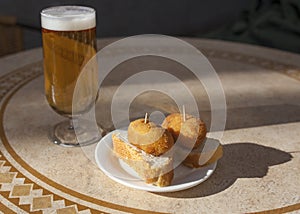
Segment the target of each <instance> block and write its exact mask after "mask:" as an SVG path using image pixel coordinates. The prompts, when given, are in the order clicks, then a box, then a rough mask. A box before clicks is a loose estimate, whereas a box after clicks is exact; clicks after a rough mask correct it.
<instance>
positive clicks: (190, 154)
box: [175, 138, 223, 168]
mask: <svg viewBox="0 0 300 214" xmlns="http://www.w3.org/2000/svg"><path fill="white" fill-rule="evenodd" d="M175 153H176V156H177V157H185V159H184V160H183V162H182V164H184V165H185V166H188V167H191V168H199V167H203V166H207V165H209V164H211V163H214V162H216V161H217V160H219V159H220V158H221V157H222V156H223V147H222V145H221V144H220V142H219V141H218V140H216V139H212V138H207V139H206V140H205V141H204V142H203V144H202V145H201V146H200V147H198V148H196V149H192V150H187V149H186V148H185V147H180V148H178V149H176V152H175Z"/></svg>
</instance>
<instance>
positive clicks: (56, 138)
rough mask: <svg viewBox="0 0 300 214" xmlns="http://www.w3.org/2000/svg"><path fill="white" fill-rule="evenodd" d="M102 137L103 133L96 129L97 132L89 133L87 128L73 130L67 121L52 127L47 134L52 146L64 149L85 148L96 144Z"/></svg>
mask: <svg viewBox="0 0 300 214" xmlns="http://www.w3.org/2000/svg"><path fill="white" fill-rule="evenodd" d="M103 135H104V131H103V130H102V129H101V128H100V127H98V130H94V131H90V130H89V129H88V126H84V125H83V126H82V127H76V132H75V129H74V127H73V125H72V123H71V122H70V121H69V120H66V121H63V122H60V123H58V124H56V125H55V126H54V128H53V129H52V130H51V131H50V133H49V139H50V140H51V142H53V143H54V144H57V145H60V146H64V147H80V146H87V145H90V144H93V143H96V142H98V141H99V140H100V139H101V137H102V136H103Z"/></svg>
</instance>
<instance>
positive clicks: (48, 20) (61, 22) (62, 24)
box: [41, 6, 96, 31]
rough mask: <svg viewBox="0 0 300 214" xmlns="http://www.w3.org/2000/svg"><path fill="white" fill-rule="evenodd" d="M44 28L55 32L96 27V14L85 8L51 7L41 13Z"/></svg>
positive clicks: (92, 10)
mask: <svg viewBox="0 0 300 214" xmlns="http://www.w3.org/2000/svg"><path fill="white" fill-rule="evenodd" d="M41 24H42V28H44V29H48V30H55V31H77V30H86V29H90V28H94V27H96V12H95V10H94V9H92V8H89V7H83V6H58V7H50V8H47V9H45V10H42V12H41Z"/></svg>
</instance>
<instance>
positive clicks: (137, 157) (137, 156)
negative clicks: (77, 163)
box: [112, 134, 174, 187]
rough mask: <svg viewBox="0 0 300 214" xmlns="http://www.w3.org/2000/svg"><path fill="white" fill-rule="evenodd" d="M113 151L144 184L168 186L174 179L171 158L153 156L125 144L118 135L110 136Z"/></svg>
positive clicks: (123, 139) (125, 141)
mask: <svg viewBox="0 0 300 214" xmlns="http://www.w3.org/2000/svg"><path fill="white" fill-rule="evenodd" d="M112 141H113V150H114V153H115V154H116V156H117V157H118V158H120V159H121V160H123V161H124V162H125V163H127V164H128V165H129V166H130V167H131V168H132V169H133V170H134V171H136V173H137V174H138V175H139V176H140V177H141V179H142V180H144V181H145V182H146V183H149V184H153V185H156V186H160V187H163V186H169V185H171V182H172V180H173V177H174V170H173V158H172V157H165V156H153V155H151V154H147V153H146V152H144V151H143V150H141V149H138V148H137V147H135V146H134V145H132V144H130V143H128V142H127V140H126V139H125V138H124V137H123V136H121V135H120V134H114V135H113V136H112Z"/></svg>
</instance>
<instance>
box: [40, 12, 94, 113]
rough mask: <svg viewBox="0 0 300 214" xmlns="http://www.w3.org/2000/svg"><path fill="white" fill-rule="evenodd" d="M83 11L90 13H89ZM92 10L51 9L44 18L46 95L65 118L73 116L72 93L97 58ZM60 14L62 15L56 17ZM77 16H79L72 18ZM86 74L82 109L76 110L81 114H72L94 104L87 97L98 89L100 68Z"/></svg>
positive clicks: (52, 105)
mask: <svg viewBox="0 0 300 214" xmlns="http://www.w3.org/2000/svg"><path fill="white" fill-rule="evenodd" d="M63 9H64V10H63ZM78 9H79V12H80V13H81V14H79V12H78V11H77V10H78ZM62 10H63V11H62ZM84 10H88V11H87V13H86V14H85V11H84ZM89 10H90V8H85V7H73V8H72V7H70V8H67V9H66V8H65V7H64V8H60V7H56V8H53V11H51V10H50V12H49V9H48V11H46V12H48V14H46V15H45V16H44V17H43V16H42V38H43V54H44V78H45V94H46V98H47V101H48V103H49V104H50V106H51V107H52V108H53V109H54V110H55V111H56V112H57V113H59V114H61V115H65V116H71V115H72V100H73V92H74V88H75V85H76V81H77V79H78V77H79V75H80V73H81V71H82V69H83V67H84V66H85V65H86V63H87V62H88V61H89V60H90V59H91V58H92V57H93V56H95V55H96V27H95V13H93V14H90V13H89V12H90V11H89ZM74 11H75V12H74ZM82 11H83V12H82ZM57 13H60V14H62V15H60V16H59V18H57V17H55V15H56V14H57ZM74 13H75V14H74ZM49 14H50V15H49ZM78 14H79V15H78ZM82 14H83V15H82ZM75 16H79V17H76V19H72V18H73V17H75ZM84 75H85V76H84V77H83V79H84V80H85V79H86V81H85V82H86V86H81V88H82V91H81V93H80V96H82V102H81V105H82V107H81V108H77V111H78V112H73V115H74V114H79V113H80V111H84V110H85V108H87V106H88V105H89V104H91V103H90V102H92V101H91V100H88V99H85V98H86V97H87V96H89V95H90V93H95V92H94V91H93V90H97V89H96V88H97V80H98V76H97V75H98V72H97V69H93V70H91V71H89V72H85V73H84ZM79 100H80V99H79ZM86 102H89V103H86Z"/></svg>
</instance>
